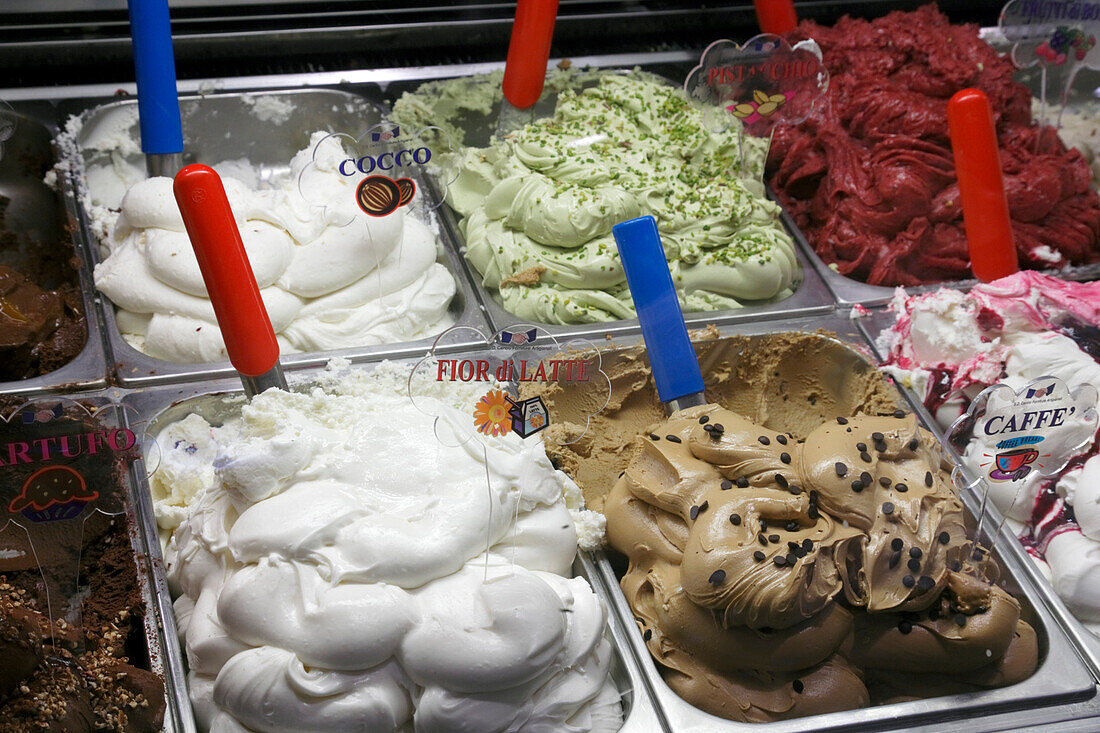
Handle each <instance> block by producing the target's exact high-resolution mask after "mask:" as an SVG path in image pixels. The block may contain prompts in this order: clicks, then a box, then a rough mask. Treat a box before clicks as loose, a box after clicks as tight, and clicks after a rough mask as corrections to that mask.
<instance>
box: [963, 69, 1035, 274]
mask: <svg viewBox="0 0 1100 733" xmlns="http://www.w3.org/2000/svg"><path fill="white" fill-rule="evenodd" d="M947 125H948V130H949V131H950V133H951V150H952V152H953V153H954V156H955V173H956V175H957V177H958V179H959V198H960V200H961V202H962V210H963V223H964V224H965V225H966V239H967V241H968V242H969V244H970V267H971V269H972V270H973V271H974V275H975V277H977V278H978V279H979V280H982V281H983V282H989V281H990V280H996V279H997V278H1000V277H1006V276H1008V275H1011V274H1012V273H1014V272H1017V271H1018V270H1019V269H1020V262H1019V259H1018V258H1017V255H1016V245H1015V243H1014V242H1013V239H1012V220H1011V219H1010V218H1009V216H1008V198H1007V197H1006V196H1005V183H1004V176H1003V174H1002V173H1001V159H1000V157H999V155H998V153H997V132H996V130H995V129H994V127H993V109H992V107H991V106H990V104H989V98H988V97H986V96H985V94H984V93H983V92H980V91H978V90H977V89H963V90H962V91H960V92H958V93H956V94H955V96H953V97H952V98H951V101H950V102H948V103H947Z"/></svg>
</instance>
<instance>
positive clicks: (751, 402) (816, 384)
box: [543, 315, 1097, 731]
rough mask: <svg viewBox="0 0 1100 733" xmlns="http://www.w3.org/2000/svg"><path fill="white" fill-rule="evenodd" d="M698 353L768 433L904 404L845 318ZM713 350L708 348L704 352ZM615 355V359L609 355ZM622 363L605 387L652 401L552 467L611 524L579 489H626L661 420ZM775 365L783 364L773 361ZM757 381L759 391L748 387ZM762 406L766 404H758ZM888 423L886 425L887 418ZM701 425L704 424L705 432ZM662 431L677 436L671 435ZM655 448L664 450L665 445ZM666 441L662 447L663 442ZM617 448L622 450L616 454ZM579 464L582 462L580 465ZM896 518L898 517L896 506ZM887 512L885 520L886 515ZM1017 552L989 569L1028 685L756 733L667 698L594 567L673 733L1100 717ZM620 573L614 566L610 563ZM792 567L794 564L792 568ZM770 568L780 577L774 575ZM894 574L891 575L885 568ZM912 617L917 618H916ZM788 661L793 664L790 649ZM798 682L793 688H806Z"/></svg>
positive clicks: (1088, 684)
mask: <svg viewBox="0 0 1100 733" xmlns="http://www.w3.org/2000/svg"><path fill="white" fill-rule="evenodd" d="M819 329H825V330H827V331H828V332H832V333H835V334H837V336H838V337H839V338H840V339H841V341H837V340H834V339H833V338H831V337H829V336H822V335H821V334H820V333H815V332H818V330H819ZM790 331H793V332H801V333H802V334H803V335H802V336H797V337H794V336H791V335H790V334H789V333H784V332H790ZM724 337H738V338H736V339H734V340H733V341H731V342H729V344H728V345H725V344H723V343H722V342H721V341H717V340H715V339H721V338H724ZM701 341H702V342H701V343H700V344H699V348H698V349H697V350H699V351H700V359H701V362H702V363H703V367H704V374H705V375H708V374H709V376H705V377H704V379H705V381H706V382H707V389H708V391H710V394H711V396H712V399H713V398H714V395H715V394H716V393H717V394H720V395H721V396H720V397H719V401H720V402H723V401H724V402H731V401H733V403H734V405H735V409H736V411H738V412H742V413H744V414H747V415H748V416H749V417H750V418H753V415H754V414H755V418H754V419H756V420H758V421H759V422H762V423H765V424H766V425H767V427H768V428H770V429H772V430H782V429H783V427H782V425H783V424H784V422H788V423H791V424H793V423H794V421H803V420H806V417H805V415H806V414H812V415H813V420H812V422H813V423H814V424H816V422H817V421H818V417H819V416H818V412H819V411H820V412H821V413H822V414H826V415H827V414H833V413H834V412H843V411H844V410H845V409H846V408H852V407H853V405H856V406H857V407H858V409H859V410H860V411H863V410H864V409H867V410H868V411H870V410H871V409H873V410H875V411H876V412H878V411H880V410H883V409H889V410H895V411H896V410H897V405H902V404H904V402H902V401H901V400H902V396H901V395H900V394H898V393H897V392H895V391H894V390H893V388H892V387H890V386H889V383H888V382H887V381H885V380H884V379H883V378H882V376H881V375H880V373H879V372H878V370H877V368H876V367H875V365H874V362H873V359H872V357H871V352H870V350H869V349H868V348H867V346H866V344H865V342H864V341H863V338H862V336H861V334H860V332H859V330H858V328H857V327H856V325H855V324H854V323H852V321H851V320H850V319H847V318H844V317H841V316H840V315H833V316H831V317H828V318H803V319H791V320H788V321H783V322H778V323H777V322H763V323H758V324H752V325H725V326H720V327H718V328H717V329H708V332H707V333H705V334H703V335H702V336H701ZM637 343H638V341H637V339H636V338H632V339H625V338H624V339H622V344H621V345H622V346H626V347H629V346H633V345H636V344H637ZM708 343H709V344H711V345H710V346H708ZM758 344H759V345H761V346H763V348H762V349H760V351H758V352H756V353H753V351H752V350H753V347H754V345H758ZM788 344H809V345H810V346H807V347H801V346H800V347H799V348H795V349H790V348H788ZM617 345H619V344H617ZM800 349H802V350H805V351H806V353H802V350H800ZM610 353H612V354H613V353H614V352H610ZM621 353H622V355H623V356H622V357H621V361H620V362H619V364H618V366H615V364H614V363H613V362H612V361H609V360H608V355H609V354H608V353H607V352H605V356H604V364H605V368H606V369H612V368H615V369H616V370H617V369H618V368H619V367H622V368H623V369H624V371H623V372H622V373H619V372H618V371H616V374H617V376H615V375H613V376H612V383H613V384H616V383H621V384H623V385H630V386H629V389H642V390H649V391H650V393H649V394H647V395H638V394H636V395H632V396H630V398H629V399H626V398H617V397H613V398H612V404H614V405H619V406H620V407H619V408H618V409H619V410H621V412H620V413H619V414H618V415H612V416H608V417H606V419H605V420H604V421H603V422H601V417H599V416H598V417H597V418H594V420H595V422H594V423H593V425H594V427H595V429H597V430H599V431H601V433H603V434H602V435H600V436H596V437H594V438H593V439H592V440H591V441H590V443H589V442H585V443H584V444H583V445H584V449H583V451H581V452H580V453H578V454H577V455H574V456H570V455H569V454H568V452H566V451H560V450H559V451H556V452H555V451H554V450H551V455H552V457H554V458H555V459H556V460H557V461H558V462H559V464H561V465H562V466H563V468H564V469H565V470H567V471H570V472H572V471H576V472H578V473H579V474H583V476H582V479H581V481H582V483H581V486H582V488H583V489H585V493H586V501H587V503H588V504H589V506H591V507H593V508H597V509H601V508H602V509H603V510H604V511H605V513H608V514H609V515H610V513H613V512H614V511H615V508H614V507H613V506H611V505H609V506H608V507H603V506H602V501H603V498H604V497H602V496H596V495H593V494H590V493H589V486H588V485H586V483H585V477H586V478H587V480H588V481H589V482H592V484H593V485H594V484H596V483H599V484H600V485H601V486H603V487H604V488H606V486H607V482H614V481H616V476H620V477H621V475H622V474H621V473H619V472H620V470H621V469H623V468H625V467H626V466H627V465H629V455H628V454H627V452H625V451H623V450H622V448H621V446H622V445H623V444H624V443H625V442H627V441H629V440H630V435H631V434H633V435H637V434H638V433H640V432H641V431H643V430H645V429H646V428H645V425H646V424H647V423H652V422H656V421H659V420H660V419H662V417H663V416H662V415H661V409H660V405H659V403H657V402H656V396H655V392H653V388H652V383H651V380H650V382H649V384H648V386H639V385H645V384H646V383H645V381H644V380H642V378H641V377H642V375H643V372H647V371H648V368H647V367H646V366H645V361H644V357H643V356H642V355H641V354H640V352H638V351H637V350H636V349H635V350H631V349H627V350H626V351H623V352H621ZM784 353H786V355H784ZM774 355H778V356H774ZM775 359H778V361H776V360H775ZM784 359H790V360H791V361H790V362H789V363H787V364H784V361H783V360H784ZM745 360H748V361H745ZM727 362H731V363H732V366H726V363H727ZM742 362H744V363H745V364H746V365H747V369H746V370H742V369H740V368H739V367H738V366H737V364H739V363H742ZM808 364H812V365H813V370H814V371H815V372H816V374H817V375H818V376H817V378H816V379H814V380H805V379H799V378H798V377H797V372H799V371H802V370H804V368H805V366H806V365H808ZM758 370H759V371H760V375H759V379H756V378H755V377H754V378H752V379H750V378H749V377H746V376H745V374H748V373H751V374H755V373H756V372H757V371H758ZM635 371H636V372H637V378H634V377H632V375H634V374H635ZM754 380H755V382H756V383H754ZM560 395H561V392H560V391H551V392H550V393H548V394H543V397H544V398H545V399H546V401H547V403H548V405H549V407H550V410H551V412H553V411H554V409H555V405H556V404H558V402H556V400H559V399H560ZM762 395H763V397H761V396H762ZM887 398H889V400H890V401H889V403H888V402H887V401H886V400H887ZM583 400H584V398H583V396H582V397H581V398H580V402H579V403H578V404H583ZM788 400H789V401H788ZM854 400H858V401H854ZM571 404H572V402H570V401H569V400H568V399H567V400H566V401H565V402H562V403H561V405H562V409H565V410H569V409H572V408H571V407H569V405H571ZM746 410H747V412H746ZM880 414H883V413H880ZM885 414H888V415H891V414H894V413H885ZM624 416H625V417H624ZM616 419H621V420H623V423H624V426H625V427H623V428H620V430H619V431H618V432H617V433H616V432H615V431H614V429H613V427H612V426H613V425H614V421H615V420H616ZM916 419H917V424H922V423H924V416H923V415H920V414H919V413H918V415H917V416H916ZM826 420H828V418H826ZM691 422H692V423H694V422H695V421H694V420H692V421H691ZM699 422H703V421H702V420H700V421H699ZM907 422H908V421H907ZM838 423H839V421H838ZM800 424H801V423H800ZM804 424H809V423H804ZM847 424H850V423H840V425H841V426H843V425H847ZM696 427H698V426H696ZM609 428H611V429H609ZM566 429H567V430H568V429H569V428H566ZM669 429H670V430H671V429H673V428H672V427H671V426H670V427H669ZM795 432H798V431H797V430H796V431H795ZM652 437H653V436H651V438H652ZM657 437H658V438H660V436H657ZM661 440H662V441H663V438H662V439H661ZM608 441H610V442H608ZM673 442H676V441H673ZM647 444H648V443H647ZM615 445H618V446H619V447H618V448H617V449H616V448H615ZM674 449H675V448H674ZM582 454H583V457H580V458H578V456H581V455H582ZM754 455H755V454H754ZM592 456H597V458H596V459H595V460H594V461H593V460H590V459H591V457H592ZM745 460H746V461H749V460H753V459H749V458H746V459H745ZM601 461H602V462H606V464H607V465H606V466H597V464H599V463H600V462H601ZM620 464H621V465H620ZM647 465H649V466H650V468H651V469H652V470H654V471H657V473H655V474H653V475H654V476H659V475H663V474H661V473H660V470H659V468H660V466H662V465H663V464H661V463H660V462H659V461H656V462H652V463H651V464H647ZM746 465H747V464H746ZM846 468H847V467H846ZM837 470H838V474H837V475H839V470H840V469H839V468H838V469H837ZM883 486H886V484H883ZM792 488H793V485H792ZM792 493H793V491H792ZM962 498H963V504H964V505H965V509H966V513H968V514H969V518H968V519H967V521H968V523H969V524H970V525H971V527H970V531H972V524H973V520H972V517H973V515H974V514H975V512H976V510H977V504H976V502H975V500H974V497H972V496H965V497H962ZM884 506H885V505H884ZM696 509H698V511H699V513H700V515H701V514H702V512H703V511H705V509H706V507H705V506H698V507H696ZM892 510H893V506H892V505H891V511H892ZM883 511H884V512H885V509H884V510H883ZM719 513H721V512H719ZM722 516H723V518H724V513H722ZM739 516H740V515H739ZM746 521H747V520H746ZM730 522H732V523H733V524H735V525H736V524H738V522H736V521H734V520H733V519H732V518H731V519H730ZM987 526H988V525H987ZM663 531H664V532H668V533H671V534H668V535H666V536H668V537H672V536H676V531H677V530H676V529H675V527H673V526H671V525H668V526H667V527H665V529H664V530H663ZM788 531H790V528H788ZM612 541H614V540H612ZM1015 544H1016V543H1013V542H1012V541H1011V540H1009V539H1007V538H1004V537H1000V538H998V540H997V542H996V544H995V546H994V548H993V557H994V558H995V559H996V560H997V561H998V562H999V564H1000V567H1001V568H1002V570H1003V575H1002V577H1001V579H1000V581H999V585H1000V586H1001V587H1002V588H1003V589H1005V590H1007V591H1008V592H1010V593H1011V594H1012V595H1014V596H1015V597H1016V598H1017V600H1018V601H1019V604H1020V607H1021V613H1020V617H1021V619H1023V620H1026V621H1027V622H1028V623H1029V624H1030V625H1031V626H1032V628H1033V629H1034V630H1035V632H1036V639H1037V649H1038V654H1037V662H1036V665H1037V666H1036V668H1035V671H1034V672H1033V673H1032V674H1031V675H1030V676H1028V677H1027V678H1026V679H1023V680H1022V681H1019V682H1017V683H1016V684H1013V685H1010V686H1006V687H1002V688H995V687H994V688H990V689H981V690H975V688H973V687H963V688H962V689H964V690H974V691H964V692H959V690H960V687H959V685H960V684H961V683H960V682H959V681H956V682H952V683H949V684H946V685H944V684H941V682H943V681H940V680H937V681H936V682H935V683H933V684H932V685H931V686H930V687H928V688H927V690H926V691H925V692H924V693H921V694H922V695H926V696H925V697H924V698H923V699H911V698H910V699H906V697H907V694H906V692H905V691H904V690H905V689H909V688H907V685H908V684H912V683H906V682H904V681H900V680H899V681H898V682H897V683H893V682H891V681H890V678H887V679H886V681H885V682H883V680H882V679H879V680H878V681H877V682H876V684H879V685H883V684H886V685H890V684H897V686H898V687H897V689H898V692H897V693H896V694H895V695H888V696H887V697H891V698H892V699H893V700H897V699H898V698H901V700H902V701H891V702H889V703H887V704H881V705H877V706H874V707H863V708H856V709H850V710H844V711H841V712H831V713H825V714H819V715H809V716H807V717H802V718H793V719H790V720H781V721H774V722H760V723H738V722H732V721H730V720H727V719H724V718H720V717H717V716H716V715H712V714H710V713H707V712H704V711H703V710H701V709H700V708H697V707H695V706H693V705H691V704H689V703H688V702H687V701H686V700H685V699H683V698H681V697H680V696H679V695H678V694H677V693H676V692H674V691H673V688H672V687H670V686H669V684H668V683H667V682H666V680H665V678H664V676H663V675H662V673H661V672H660V671H659V670H658V667H657V665H656V663H655V662H654V659H653V656H652V655H651V653H650V651H649V648H648V646H647V641H649V640H650V638H651V637H650V635H649V634H646V635H644V636H643V629H642V626H641V624H640V623H639V622H638V621H637V619H636V616H637V612H636V611H635V610H633V609H632V608H631V606H630V604H629V603H628V601H627V598H626V595H625V594H624V593H623V592H622V591H620V590H619V582H620V577H621V573H622V572H623V570H624V569H625V565H624V564H617V565H615V566H613V563H612V561H611V555H610V554H603V555H601V556H600V557H598V558H597V565H598V567H599V570H600V576H601V578H602V579H603V581H604V582H605V584H606V590H607V592H608V594H609V595H610V596H611V598H612V600H613V603H614V606H615V609H616V611H617V612H618V613H619V614H620V616H621V619H622V621H623V623H624V624H625V625H626V626H627V627H628V628H629V633H628V637H629V639H630V641H631V643H632V645H633V649H634V653H635V657H636V658H637V659H638V660H639V662H640V664H641V666H642V669H643V670H644V672H645V675H646V679H647V680H648V682H649V684H650V686H651V688H652V689H653V691H654V695H655V697H656V698H657V701H658V704H659V706H660V707H661V709H662V711H663V712H664V714H665V717H666V719H667V720H668V722H669V725H670V726H671V728H672V729H673V730H685V731H703V730H706V731H715V730H731V731H732V730H744V731H748V730H766V731H809V730H838V731H839V730H912V729H917V728H919V729H920V730H944V731H947V730H957V729H958V726H959V725H960V723H961V721H962V720H963V719H965V721H966V722H965V723H964V724H965V725H966V726H968V727H969V728H972V729H973V730H982V731H986V730H989V731H993V730H1003V729H1006V728H1011V729H1021V728H1025V727H1028V726H1036V727H1041V726H1043V725H1051V724H1054V723H1059V722H1063V721H1067V720H1071V719H1075V718H1077V719H1081V718H1086V717H1092V716H1095V715H1096V714H1097V707H1096V694H1097V688H1096V684H1095V681H1094V680H1093V678H1092V676H1091V675H1090V674H1089V671H1088V669H1087V667H1086V666H1085V664H1084V663H1083V661H1082V660H1081V659H1080V656H1079V653H1078V652H1077V650H1076V649H1075V648H1074V644H1073V643H1072V642H1071V640H1070V639H1069V638H1068V637H1067V636H1066V634H1065V633H1064V631H1063V629H1062V626H1061V624H1060V623H1059V621H1058V619H1057V617H1056V616H1055V615H1054V614H1053V613H1052V612H1051V611H1050V610H1049V609H1048V608H1047V606H1046V604H1045V596H1044V594H1043V593H1042V592H1041V591H1040V590H1039V589H1037V588H1036V585H1035V582H1034V579H1033V577H1032V575H1031V574H1030V573H1029V572H1028V569H1027V568H1026V566H1025V565H1024V563H1026V562H1027V560H1026V559H1024V558H1023V557H1022V556H1021V553H1020V552H1019V551H1018V548H1017V547H1014V545H1015ZM647 546H648V545H647ZM803 549H804V545H803ZM610 552H611V551H609V553H610ZM659 552H663V551H661V550H655V551H654V553H655V554H656V553H659ZM620 557H621V556H620ZM908 557H909V558H916V557H917V556H916V555H915V554H910V555H909V556H908ZM618 562H619V561H618V560H616V563H618ZM787 562H788V563H789V562H791V560H790V558H789V557H788V558H787ZM918 562H919V560H918ZM776 564H777V565H778V563H776ZM891 567H893V566H892V565H891ZM910 569H911V568H910ZM711 578H712V580H711V581H710V582H711V583H714V582H716V581H715V580H714V576H711ZM722 580H724V576H723V578H719V579H718V582H721V581H722ZM654 582H657V581H654ZM647 608H648V607H647ZM650 610H652V609H650ZM669 613H670V614H672V615H677V613H678V612H673V611H669ZM643 615H644V614H643ZM914 616H919V614H915V615H914ZM909 623H910V624H911V625H912V627H915V626H916V623H917V621H916V620H913V621H910V622H909ZM955 623H957V621H956V622H955ZM902 625H904V620H903V622H900V623H899V625H898V628H899V630H900V633H901V634H902V635H903V636H902V637H900V638H904V635H906V634H907V633H908V631H907V630H906V629H901V626H902ZM650 628H652V626H647V630H649V629H650ZM689 635H690V634H689ZM662 643H664V642H662ZM684 643H686V642H684ZM789 651H790V652H791V653H794V649H793V648H792V649H791V650H789ZM988 655H989V654H988V650H987V656H988ZM949 666H950V665H949V664H948V665H946V667H945V668H949ZM818 672H820V669H818ZM787 674H794V673H776V676H777V677H782V679H787V677H786V676H783V675H787ZM799 674H801V673H799ZM815 674H816V672H815ZM889 674H890V675H892V676H894V677H897V676H898V675H900V676H902V677H904V676H905V675H906V673H905V672H900V673H899V672H893V673H889ZM933 674H935V673H933ZM879 677H880V678H881V677H882V675H881V674H879ZM958 679H959V680H965V679H966V677H965V676H963V675H960V676H959V678H958ZM796 682H799V683H800V682H801V680H797V681H796ZM715 684H717V683H715ZM791 686H793V688H794V691H795V692H797V693H801V692H802V690H800V689H799V686H798V684H795V683H791ZM804 686H805V688H806V692H807V693H809V683H808V682H807V683H805V685H804ZM704 687H705V688H706V689H712V690H717V689H719V688H718V687H717V686H715V687H713V688H711V687H707V686H706V683H704ZM882 689H887V690H888V689H892V688H890V687H885V688H883V687H880V690H882ZM700 694H703V693H700ZM880 694H881V693H880ZM937 695H939V696H937ZM781 709H782V708H781Z"/></svg>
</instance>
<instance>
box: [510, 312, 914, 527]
mask: <svg viewBox="0 0 1100 733" xmlns="http://www.w3.org/2000/svg"><path fill="white" fill-rule="evenodd" d="M691 336H692V340H693V342H694V345H695V353H696V355H697V356H698V357H699V365H700V367H701V368H702V370H703V381H704V384H705V387H706V396H707V399H709V400H710V401H712V402H716V403H718V404H720V405H722V406H723V407H726V408H728V409H730V410H734V411H735V412H737V413H739V414H741V415H744V416H745V417H748V418H750V419H751V420H753V421H754V422H757V423H760V424H761V425H765V426H768V427H771V428H777V429H778V428H781V429H782V430H785V431H786V430H789V431H790V432H791V433H792V434H793V435H795V436H796V437H805V436H806V435H807V434H808V433H809V432H810V431H811V430H813V429H814V428H816V427H817V426H818V425H820V424H821V423H822V422H824V421H825V420H827V419H830V418H831V417H832V416H834V415H854V414H858V413H868V414H874V413H878V412H892V411H893V410H894V409H895V408H896V407H897V400H898V399H899V398H898V395H897V393H896V392H895V391H894V390H893V389H892V388H891V387H889V386H888V385H887V384H886V382H885V381H883V379H882V375H881V374H880V373H879V371H878V370H877V369H875V368H874V367H873V366H871V364H869V363H868V362H867V361H866V360H865V359H863V358H862V357H860V356H859V355H858V354H856V353H855V352H853V351H852V349H851V348H850V347H849V346H846V345H845V344H842V343H840V342H839V341H837V340H836V339H835V338H831V337H829V336H827V335H823V334H815V333H795V332H788V333H778V334H768V335H764V336H731V337H727V338H718V331H717V330H716V329H714V328H709V329H705V330H699V331H693V332H691ZM600 368H601V369H602V370H603V371H604V372H605V373H606V374H607V375H608V378H609V379H610V380H611V399H610V402H608V403H607V405H606V407H605V406H604V405H603V403H604V400H605V399H607V390H606V383H604V384H603V385H602V386H601V384H600V382H599V381H598V380H594V381H592V382H588V383H576V382H572V383H565V382H562V383H550V384H539V383H527V384H524V385H522V387H521V394H522V396H523V397H525V398H526V397H531V396H534V395H536V394H538V395H541V396H542V398H543V399H544V400H545V401H546V404H547V405H549V406H551V407H550V411H551V413H552V420H551V425H550V427H548V428H547V429H546V431H545V434H546V437H547V440H546V450H547V453H549V454H550V457H551V458H552V459H553V460H554V461H555V463H557V464H558V465H559V466H560V467H561V468H562V469H563V470H565V471H566V472H567V473H569V475H571V476H572V477H573V478H574V479H575V480H576V481H577V483H578V484H580V486H581V488H582V489H583V491H584V498H585V502H586V504H587V506H588V508H589V509H594V510H596V511H600V510H601V509H602V508H603V502H604V496H606V494H607V492H608V491H610V490H611V486H612V485H613V484H614V483H615V479H616V477H618V475H619V474H620V473H621V472H622V471H623V470H624V469H625V468H626V466H627V464H628V463H629V462H630V460H631V459H632V458H633V457H634V455H635V451H636V449H637V446H636V444H635V443H634V438H635V437H636V436H638V435H639V434H641V433H642V432H643V431H645V430H646V428H647V427H649V426H651V425H655V424H657V423H659V422H661V421H662V420H664V419H665V408H664V406H663V405H662V404H661V401H660V399H659V398H658V397H657V387H656V386H655V385H654V383H653V375H652V374H651V373H650V370H649V359H648V357H647V355H646V352H645V349H644V348H643V347H641V346H635V347H632V348H626V349H615V350H608V351H605V352H604V353H603V356H602V361H601V364H600ZM601 407H602V409H601ZM590 415H591V416H593V417H591V420H589V416H590Z"/></svg>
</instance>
